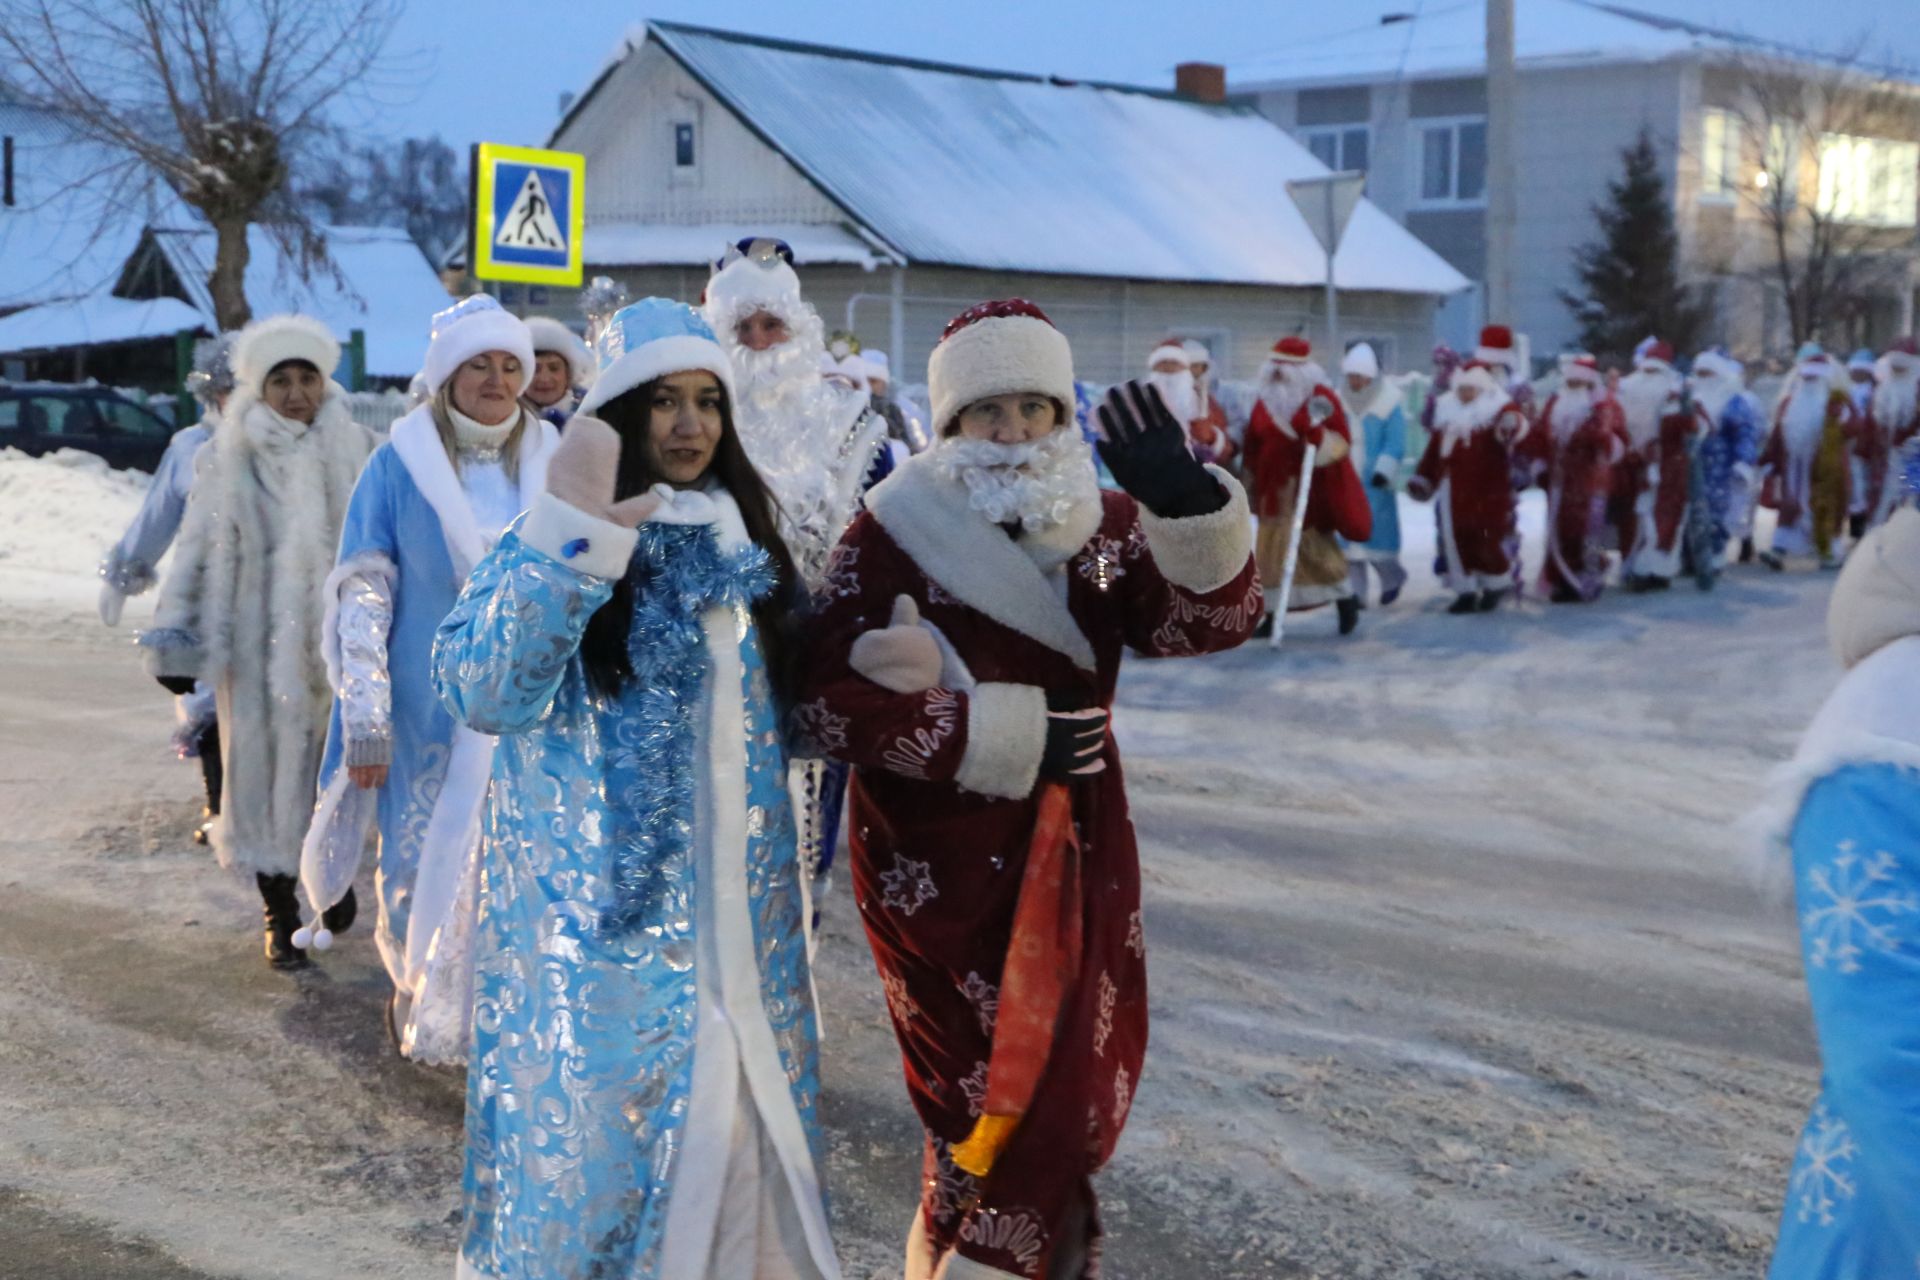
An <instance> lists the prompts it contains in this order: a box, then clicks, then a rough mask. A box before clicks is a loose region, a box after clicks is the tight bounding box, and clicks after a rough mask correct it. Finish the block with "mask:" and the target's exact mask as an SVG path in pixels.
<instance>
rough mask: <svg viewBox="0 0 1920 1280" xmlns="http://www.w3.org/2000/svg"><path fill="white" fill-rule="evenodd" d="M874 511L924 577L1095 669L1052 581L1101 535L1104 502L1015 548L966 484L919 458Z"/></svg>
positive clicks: (881, 495) (897, 475) (876, 501)
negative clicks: (970, 497) (972, 499)
mask: <svg viewBox="0 0 1920 1280" xmlns="http://www.w3.org/2000/svg"><path fill="white" fill-rule="evenodd" d="M867 510H868V511H870V512H872V513H873V518H874V519H875V520H877V521H879V523H880V527H881V528H882V529H885V530H886V531H887V535H888V536H889V537H891V538H892V539H893V540H894V542H895V543H897V544H898V545H899V547H900V549H901V550H902V551H904V552H906V553H907V555H908V556H910V557H911V558H912V559H913V562H914V563H915V564H916V565H918V566H919V567H920V571H921V572H922V573H924V574H926V575H927V576H928V577H929V578H932V579H933V580H934V581H935V582H938V583H939V584H940V585H941V587H943V588H944V589H946V590H947V591H949V592H951V593H952V594H953V595H954V596H956V597H958V598H959V599H960V600H961V601H962V602H963V603H965V604H966V605H968V606H969V607H971V608H974V609H977V610H979V611H980V612H981V613H984V614H985V615H987V616H988V617H989V618H992V619H993V620H994V621H995V622H998V623H1000V624H1001V625H1003V626H1006V627H1010V628H1012V629H1013V630H1015V631H1018V632H1019V633H1020V634H1021V635H1023V636H1026V637H1027V638H1028V639H1030V640H1034V641H1037V642H1039V643H1040V644H1043V645H1045V646H1046V647H1047V648H1049V649H1052V650H1054V651H1055V652H1056V653H1061V654H1065V655H1066V656H1067V657H1068V658H1071V659H1072V660H1073V663H1074V665H1075V666H1077V667H1079V668H1081V669H1082V670H1084V671H1092V670H1093V669H1094V665H1095V664H1094V657H1093V646H1092V645H1090V644H1088V643H1087V637H1086V636H1085V635H1084V634H1083V633H1082V632H1081V630H1080V626H1079V624H1078V623H1077V622H1075V621H1074V618H1073V614H1072V613H1071V612H1070V611H1069V610H1068V609H1067V605H1066V601H1065V600H1063V599H1062V598H1061V596H1060V594H1059V593H1058V592H1057V591H1055V590H1054V588H1053V585H1052V584H1051V583H1049V582H1048V581H1047V577H1046V575H1047V574H1048V573H1050V572H1051V571H1052V570H1054V569H1057V568H1058V567H1059V566H1060V565H1062V564H1064V563H1066V561H1067V560H1068V559H1070V558H1071V557H1072V556H1073V555H1074V554H1075V553H1076V552H1078V551H1079V550H1080V548H1082V547H1084V546H1085V545H1086V544H1087V542H1088V540H1089V539H1091V538H1092V537H1093V535H1094V534H1095V533H1096V532H1098V531H1099V528H1100V519H1101V515H1102V508H1101V504H1100V503H1099V502H1098V501H1094V502H1089V503H1086V504H1085V505H1084V506H1082V507H1077V508H1075V509H1074V511H1073V513H1072V515H1070V516H1069V517H1068V518H1067V520H1066V521H1065V523H1063V524H1060V525H1056V526H1054V527H1053V528H1051V529H1048V530H1047V531H1045V532H1043V533H1039V534H1027V535H1025V536H1024V537H1022V538H1021V539H1020V541H1019V542H1015V541H1014V540H1013V539H1012V538H1009V537H1008V536H1007V534H1006V532H1005V531H1004V530H1002V529H1001V528H999V527H998V526H997V525H994V524H992V523H990V522H989V521H988V520H987V518H986V517H985V516H982V515H981V514H980V513H979V512H977V511H975V510H974V509H973V508H972V507H971V506H969V505H968V503H967V491H966V488H965V486H964V485H962V484H960V483H959V482H958V481H955V480H949V479H948V478H947V477H946V476H944V475H942V474H941V471H940V468H939V466H938V464H937V463H935V462H934V461H933V460H932V459H931V458H930V457H929V456H928V455H927V454H920V455H919V456H917V457H913V458H909V459H908V460H907V461H906V462H905V463H903V464H901V466H900V469H899V470H897V471H895V472H894V473H893V474H892V475H891V476H888V477H887V478H886V479H885V480H883V481H881V482H880V483H879V484H877V485H875V486H874V487H873V489H872V491H870V492H869V493H868V494H867Z"/></svg>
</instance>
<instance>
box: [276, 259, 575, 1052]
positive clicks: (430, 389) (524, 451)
mask: <svg viewBox="0 0 1920 1280" xmlns="http://www.w3.org/2000/svg"><path fill="white" fill-rule="evenodd" d="M534 358H535V357H534V344H533V338H532V335H531V334H530V333H529V332H528V329H527V326H526V325H525V324H524V323H522V322H521V321H520V320H519V319H518V318H517V317H515V316H513V315H511V314H509V313H508V312H507V311H506V310H505V309H504V308H502V307H501V306H500V304H499V303H498V302H496V301H494V300H493V299H492V298H490V297H487V296H485V295H484V294H475V295H474V296H472V297H470V298H467V299H465V300H463V301H461V302H459V303H456V304H455V305H453V306H451V307H448V308H447V309H446V310H445V311H442V312H440V313H439V314H438V315H436V316H434V318H433V323H432V329H431V339H430V342H429V344H428V347H427V360H426V367H425V368H424V369H423V370H422V372H421V377H422V379H423V382H424V385H425V388H426V391H427V394H428V397H429V399H428V401H427V403H425V404H422V405H420V406H419V407H418V408H416V409H415V410H413V412H411V413H409V414H407V415H406V416H405V417H404V418H401V419H400V420H399V421H398V422H396V423H394V425H393V432H392V434H391V436H390V437H389V438H388V440H387V442H386V443H385V444H382V445H381V446H380V447H379V448H378V449H375V450H374V451H373V456H372V457H371V458H369V459H368V460H367V468H366V470H365V471H363V472H361V473H360V481H359V483H358V484H356V485H355V486H354V489H353V497H352V499H351V500H350V501H349V502H348V503H347V518H346V524H345V525H344V526H343V527H342V530H341V534H340V554H339V559H338V561H337V563H336V564H335V566H334V570H333V573H332V574H331V575H329V576H328V578H327V582H326V587H325V591H324V598H325V603H326V608H327V614H326V619H325V623H324V625H323V628H322V634H321V638H320V646H321V652H322V653H323V654H324V655H325V657H326V662H327V678H328V683H329V685H330V686H331V687H332V689H333V692H334V700H333V717H332V721H331V723H330V724H329V727H328V731H327V750H326V755H325V757H324V758H323V760H322V763H321V768H320V783H319V803H318V805H317V807H316V808H315V810H314V820H313V824H312V825H311V826H310V827H308V829H307V838H306V841H305V844H304V845H303V846H302V849H301V857H300V875H301V881H302V884H303V886H304V888H305V890H306V894H307V901H308V903H309V904H310V905H311V906H312V907H313V908H314V909H316V910H320V911H324V910H325V909H326V908H327V907H328V906H330V905H331V904H332V903H333V901H334V900H335V898H336V897H338V896H339V895H341V894H343V893H345V892H346V890H347V887H348V886H350V885H351V884H352V883H353V876H354V871H355V869H356V868H357V867H358V866H359V862H360V852H361V849H362V848H363V847H364V846H365V844H366V836H367V830H368V828H369V826H371V825H372V824H373V823H374V821H375V819H376V818H377V819H378V825H379V833H380V845H379V863H378V865H379V872H378V875H377V876H376V878H375V886H376V888H377V890H378V893H377V897H378V900H379V916H378V920H377V922H376V925H375V928H374V940H375V941H376V942H377V943H378V944H379V948H380V958H381V959H382V960H383V961H384V962H385V964H386V968H387V974H388V977H389V978H390V979H391V980H392V983H393V993H392V995H391V997H390V998H389V1000H388V1002H387V1034H388V1036H389V1037H390V1039H391V1040H392V1042H393V1045H394V1047H395V1048H397V1049H399V1050H400V1051H401V1052H402V1053H405V1054H406V1055H407V1056H408V1057H411V1058H413V1059H414V1060H415V1061H419V1062H464V1061H466V1034H467V1017H468V1011H469V1009H470V1007H471V1004H472V998H471V991H470V988H469V981H468V979H469V974H470V968H469V954H468V945H467V944H468V942H469V940H470V926H471V923H472V919H473V911H474V900H475V896H476V894H477V892H478V886H479V867H478V862H479V858H478V849H479V834H480V805H481V801H482V800H483V799H484V798H485V796H486V792H487V774H488V771H489V769H490V766H491V761H492V759H493V740H492V739H491V738H489V737H487V736H486V735H484V734H480V733H475V732H474V731H473V730H471V729H468V728H466V727H464V726H461V725H457V724H455V723H454V720H453V717H452V716H449V715H448V714H447V712H446V709H445V708H444V707H442V706H441V705H440V699H439V697H438V695H437V694H436V693H435V691H434V688H433V679H432V671H431V662H432V658H433V637H434V633H435V632H436V631H438V629H439V627H440V621H441V619H443V618H445V617H446V616H447V613H448V612H449V611H450V610H451V609H452V608H453V602H454V600H455V598H456V597H457V596H458V595H459V593H460V587H461V584H462V583H464V582H465V581H466V580H467V575H468V574H469V573H471V572H473V567H474V566H475V565H476V564H478V563H479V562H480V560H481V558H482V557H484V556H485V555H486V554H487V552H488V551H490V550H492V549H493V545H494V543H496V542H498V541H499V540H500V535H501V534H502V533H503V532H505V530H506V527H507V525H508V524H509V523H511V522H512V520H513V519H514V517H515V516H518V515H519V514H520V513H521V512H522V511H524V510H526V509H527V507H528V505H529V504H530V503H532V501H533V500H534V499H535V498H536V497H538V496H539V495H540V494H541V493H542V492H543V491H544V490H545V489H546V482H547V458H548V456H549V455H550V454H551V453H552V452H553V449H554V446H555V445H556V444H558V443H559V435H558V433H557V432H555V430H554V428H553V427H552V425H551V424H549V423H547V422H545V421H543V420H542V419H541V418H540V417H539V416H538V415H537V414H536V412H535V410H534V408H533V406H532V405H531V404H529V403H528V402H527V401H526V400H525V399H524V392H525V390H526V387H527V385H528V378H529V376H530V375H531V372H532V370H533V365H534ZM309 918H311V917H309ZM308 941H312V942H314V943H315V944H316V945H320V946H323V947H324V945H325V943H326V942H327V935H326V933H325V931H324V930H323V929H321V928H319V927H315V926H309V927H307V928H305V929H303V930H302V931H301V932H300V934H298V935H296V936H295V938H294V942H295V945H305V944H306V943H307V942H308Z"/></svg>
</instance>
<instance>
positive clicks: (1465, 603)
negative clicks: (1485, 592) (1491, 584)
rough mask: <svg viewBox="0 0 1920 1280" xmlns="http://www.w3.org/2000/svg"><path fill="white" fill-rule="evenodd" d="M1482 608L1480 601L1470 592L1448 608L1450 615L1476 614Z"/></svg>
mask: <svg viewBox="0 0 1920 1280" xmlns="http://www.w3.org/2000/svg"><path fill="white" fill-rule="evenodd" d="M1479 608H1480V600H1479V598H1478V597H1477V596H1475V595H1474V594H1473V592H1471V591H1469V592H1467V593H1466V594H1464V595H1462V596H1460V597H1459V598H1458V599H1456V600H1455V601H1454V602H1453V603H1452V604H1450V605H1448V606H1447V612H1448V613H1474V612H1476V611H1477V610H1478V609H1479Z"/></svg>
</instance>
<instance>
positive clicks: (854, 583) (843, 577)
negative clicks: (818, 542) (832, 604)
mask: <svg viewBox="0 0 1920 1280" xmlns="http://www.w3.org/2000/svg"><path fill="white" fill-rule="evenodd" d="M859 563H860V548H858V547H850V546H848V545H847V544H846V543H844V542H842V543H839V544H837V545H835V547H834V548H833V550H832V551H831V552H829V553H828V555H827V571H826V573H825V574H823V575H822V576H821V579H820V594H821V595H823V596H826V597H827V598H829V599H832V600H844V599H846V598H847V597H848V596H852V595H858V594H859V593H860V582H859V568H858V566H859Z"/></svg>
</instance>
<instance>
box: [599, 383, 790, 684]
mask: <svg viewBox="0 0 1920 1280" xmlns="http://www.w3.org/2000/svg"><path fill="white" fill-rule="evenodd" d="M658 385H659V380H658V379H655V380H654V381H652V382H647V383H643V384H641V385H640V386H638V387H635V388H634V389H633V390H631V391H627V392H623V393H622V394H620V395H617V396H615V397H614V398H613V399H611V400H609V401H607V402H606V403H605V404H603V405H601V406H600V407H599V408H598V409H597V410H595V412H594V416H595V417H597V418H599V419H601V420H602V421H603V422H606V423H607V424H608V425H609V426H611V427H612V428H613V429H614V430H615V431H617V432H619V433H620V445H621V448H620V467H619V470H618V471H617V472H615V474H614V484H613V488H614V501H616V502H619V501H622V500H624V499H627V498H631V497H635V496H636V495H638V494H642V493H645V492H646V491H647V490H648V489H651V488H652V487H653V486H654V485H655V484H658V483H659V482H660V479H661V477H659V476H657V475H655V474H654V473H653V469H652V468H651V467H650V466H648V465H647V450H646V441H647V435H648V431H649V428H650V426H651V423H652V420H653V393H654V388H655V387H656V386H658ZM707 474H708V475H710V476H712V477H714V478H715V479H717V480H719V482H720V483H721V485H722V486H724V487H725V488H726V490H727V492H728V493H729V494H731V495H732V496H733V501H734V503H735V505H737V506H738V507H739V508H740V520H741V523H743V524H745V525H746V527H747V537H748V538H750V539H752V541H753V542H754V544H755V545H756V546H758V547H760V548H761V549H762V550H763V551H765V552H766V553H767V555H768V556H770V557H771V558H772V560H773V564H774V568H775V569H776V570H778V572H779V575H780V580H779V585H777V586H776V587H775V588H774V589H773V591H772V592H770V593H769V594H768V595H766V596H765V597H763V598H762V599H760V600H759V601H757V602H755V604H754V606H753V620H754V624H755V626H756V627H757V628H758V629H759V632H760V647H761V650H762V652H763V653H764V654H765V655H766V660H767V674H768V676H769V678H770V679H771V680H772V682H773V690H774V694H775V696H776V697H777V698H778V699H779V700H780V702H781V704H782V705H783V706H785V705H787V704H788V703H789V702H790V700H791V694H792V692H793V687H794V678H795V676H796V674H797V667H798V665H799V652H798V651H799V617H798V612H799V611H798V609H797V607H796V602H797V600H798V597H799V591H800V587H799V581H800V578H799V574H798V572H797V571H796V570H795V569H794V566H793V555H792V553H791V552H789V551H788V550H787V544H786V541H785V540H784V539H782V538H781V536H780V524H779V520H778V519H777V516H776V513H777V511H778V510H779V505H778V504H777V503H776V502H775V501H774V497H773V494H772V492H771V491H770V490H768V488H767V483H766V481H764V480H762V479H761V478H760V473H759V472H758V471H755V470H754V469H753V463H752V462H751V461H750V460H749V459H748V458H747V451H746V449H745V448H743V447H742V446H741V444H740V433H739V432H737V431H735V430H734V427H733V405H732V404H731V403H730V402H729V401H728V399H727V394H726V388H725V387H722V388H721V391H720V442H719V444H718V445H717V446H716V447H715V449H714V453H713V461H712V462H711V463H710V464H708V467H707ZM632 626H633V577H632V575H631V574H625V575H622V576H621V578H620V580H619V581H618V582H617V583H615V584H614V588H613V596H612V598H611V599H609V600H608V601H607V602H606V603H605V604H604V605H602V606H600V608H599V610H597V611H596V612H595V613H594V615H593V617H591V618H589V619H588V620H587V630H586V633H585V634H584V635H583V636H582V637H581V638H580V661H581V663H582V664H583V665H584V666H585V667H586V672H587V683H588V684H589V685H591V686H592V687H593V689H594V691H595V692H597V693H600V694H603V695H605V696H608V697H612V696H614V695H616V694H618V693H619V692H620V690H621V689H622V688H623V687H625V685H626V683H627V681H629V680H631V679H632V678H633V659H632V658H631V656H630V655H629V654H628V653H627V634H628V632H629V631H630V630H631V629H632Z"/></svg>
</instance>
